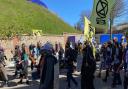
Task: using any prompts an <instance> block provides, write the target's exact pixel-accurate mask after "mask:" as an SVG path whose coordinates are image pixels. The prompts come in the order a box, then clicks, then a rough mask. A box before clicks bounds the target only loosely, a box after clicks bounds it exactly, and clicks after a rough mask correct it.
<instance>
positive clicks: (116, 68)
mask: <svg viewBox="0 0 128 89" xmlns="http://www.w3.org/2000/svg"><path fill="white" fill-rule="evenodd" d="M119 56H120V48H119V43H118V42H116V43H115V54H114V61H113V63H114V64H113V70H114V76H113V82H112V88H114V87H116V85H121V84H122V82H121V76H120V65H121V61H120V59H119V58H120V57H119Z"/></svg>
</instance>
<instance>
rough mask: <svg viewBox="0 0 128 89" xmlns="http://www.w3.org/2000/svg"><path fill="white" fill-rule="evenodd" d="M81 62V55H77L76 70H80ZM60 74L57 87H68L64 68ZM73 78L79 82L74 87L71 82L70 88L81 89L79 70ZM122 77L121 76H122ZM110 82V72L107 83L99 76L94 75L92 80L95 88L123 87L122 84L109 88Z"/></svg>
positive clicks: (118, 88)
mask: <svg viewBox="0 0 128 89" xmlns="http://www.w3.org/2000/svg"><path fill="white" fill-rule="evenodd" d="M81 63H82V57H81V56H79V57H78V68H77V70H78V71H80V68H81ZM99 65H100V63H99V62H97V68H98V67H99ZM61 71H62V72H61V74H60V86H59V87H60V88H59V89H68V88H67V82H66V74H65V73H64V72H66V70H61ZM97 74H98V69H97V71H96V73H95V75H97ZM74 77H75V79H76V80H77V82H78V83H79V84H78V85H79V87H78V88H76V87H75V85H74V84H73V83H72V84H71V85H72V89H81V88H80V72H76V73H75V75H74ZM122 79H123V78H122ZM111 83H112V76H111V74H110V77H109V78H108V81H107V83H104V82H103V81H102V79H100V78H97V77H95V81H94V84H95V89H123V87H122V86H117V87H116V88H111Z"/></svg>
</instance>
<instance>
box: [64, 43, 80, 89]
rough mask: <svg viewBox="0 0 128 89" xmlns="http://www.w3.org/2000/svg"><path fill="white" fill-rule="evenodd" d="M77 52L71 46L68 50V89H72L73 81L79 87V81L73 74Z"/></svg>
mask: <svg viewBox="0 0 128 89" xmlns="http://www.w3.org/2000/svg"><path fill="white" fill-rule="evenodd" d="M74 53H75V50H74V49H73V46H72V45H70V46H69V47H68V48H67V50H66V55H65V57H66V58H67V82H68V88H69V89H71V80H72V81H73V83H74V84H75V85H76V87H77V86H78V83H77V81H76V80H75V79H74V77H73V75H72V73H73V72H74V65H73V63H74V62H76V58H75V54H74Z"/></svg>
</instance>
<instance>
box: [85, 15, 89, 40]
mask: <svg viewBox="0 0 128 89" xmlns="http://www.w3.org/2000/svg"><path fill="white" fill-rule="evenodd" d="M84 21H85V23H84V24H85V25H84V40H87V39H88V38H89V25H90V21H89V20H88V19H87V17H84Z"/></svg>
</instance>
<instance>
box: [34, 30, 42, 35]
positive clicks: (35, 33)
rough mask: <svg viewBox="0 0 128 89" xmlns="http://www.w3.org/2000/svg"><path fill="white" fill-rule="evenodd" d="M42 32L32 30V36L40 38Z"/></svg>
mask: <svg viewBox="0 0 128 89" xmlns="http://www.w3.org/2000/svg"><path fill="white" fill-rule="evenodd" d="M41 34H42V30H33V35H34V36H41Z"/></svg>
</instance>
